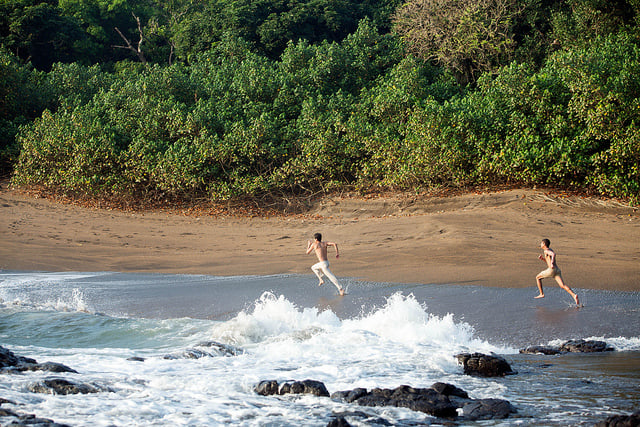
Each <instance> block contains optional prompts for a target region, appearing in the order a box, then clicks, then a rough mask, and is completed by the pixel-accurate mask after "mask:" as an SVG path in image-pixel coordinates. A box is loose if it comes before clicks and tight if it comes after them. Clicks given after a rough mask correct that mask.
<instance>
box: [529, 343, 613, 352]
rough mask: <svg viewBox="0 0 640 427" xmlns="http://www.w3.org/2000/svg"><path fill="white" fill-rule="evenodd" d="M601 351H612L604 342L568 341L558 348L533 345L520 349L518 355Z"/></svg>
mask: <svg viewBox="0 0 640 427" xmlns="http://www.w3.org/2000/svg"><path fill="white" fill-rule="evenodd" d="M602 351H613V348H612V347H610V346H609V344H607V343H606V342H604V341H594V340H588V341H587V340H569V341H566V342H565V343H564V344H562V345H561V346H559V347H550V346H543V345H533V346H530V347H527V348H524V349H521V350H520V353H522V354H546V355H555V354H560V353H596V352H602Z"/></svg>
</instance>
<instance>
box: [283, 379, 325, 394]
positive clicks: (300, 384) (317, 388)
mask: <svg viewBox="0 0 640 427" xmlns="http://www.w3.org/2000/svg"><path fill="white" fill-rule="evenodd" d="M290 393H294V394H313V395H315V396H324V397H329V391H327V387H325V385H324V383H322V382H320V381H314V380H304V381H293V382H285V383H283V384H281V385H280V389H279V390H278V394H290Z"/></svg>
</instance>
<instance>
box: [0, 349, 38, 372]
mask: <svg viewBox="0 0 640 427" xmlns="http://www.w3.org/2000/svg"><path fill="white" fill-rule="evenodd" d="M36 363H38V362H36V361H35V359H31V358H28V357H22V356H16V355H15V354H13V352H12V351H11V350H9V349H6V348H4V347H2V346H0V368H10V367H17V366H21V365H25V364H36Z"/></svg>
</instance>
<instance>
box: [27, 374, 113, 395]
mask: <svg viewBox="0 0 640 427" xmlns="http://www.w3.org/2000/svg"><path fill="white" fill-rule="evenodd" d="M28 389H29V391H31V392H33V393H45V394H63V395H67V394H89V393H98V392H100V391H101V390H99V389H98V388H96V387H94V386H93V385H89V384H77V383H74V382H71V381H68V380H65V379H62V378H51V379H46V380H43V381H40V382H37V383H32V384H29V386H28Z"/></svg>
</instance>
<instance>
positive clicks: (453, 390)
mask: <svg viewBox="0 0 640 427" xmlns="http://www.w3.org/2000/svg"><path fill="white" fill-rule="evenodd" d="M431 388H432V389H434V390H435V391H437V392H438V393H442V394H444V395H445V396H457V397H462V398H463V399H468V398H469V394H468V393H467V392H466V391H464V390H463V389H461V388H458V387H456V386H454V385H452V384H447V383H435V384H433V385H432V386H431Z"/></svg>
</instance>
